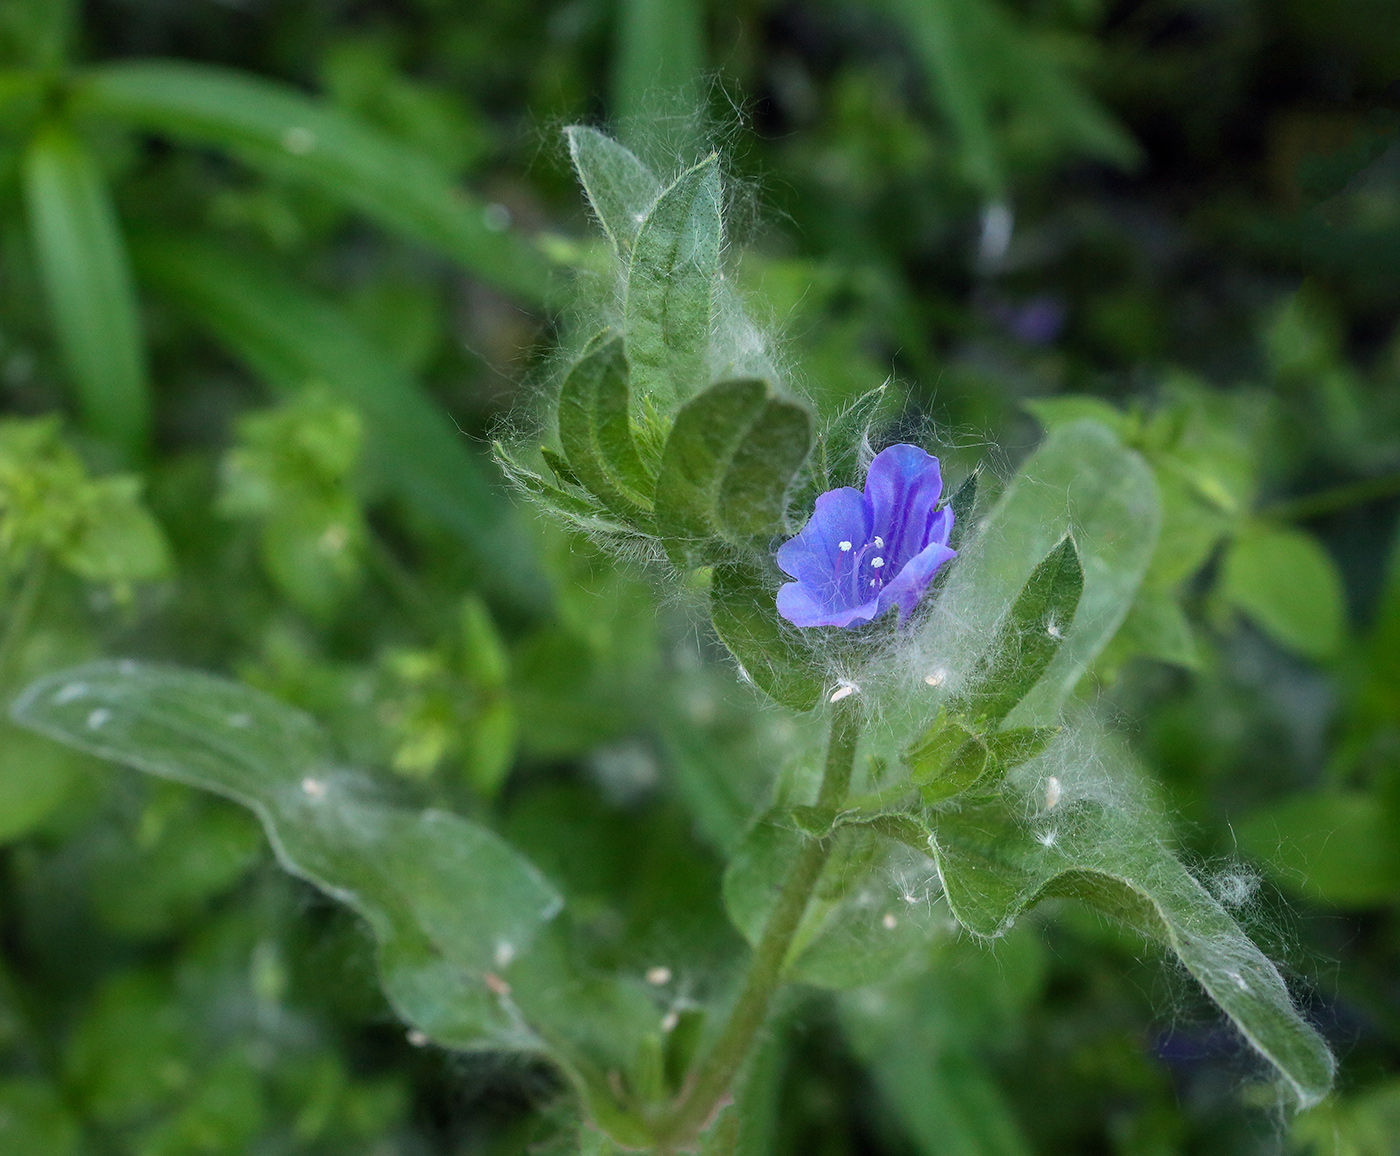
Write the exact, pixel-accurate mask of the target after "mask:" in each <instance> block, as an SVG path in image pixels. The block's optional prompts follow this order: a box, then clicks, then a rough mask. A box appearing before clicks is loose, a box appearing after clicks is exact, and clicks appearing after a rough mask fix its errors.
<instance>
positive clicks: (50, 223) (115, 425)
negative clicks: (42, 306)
mask: <svg viewBox="0 0 1400 1156" xmlns="http://www.w3.org/2000/svg"><path fill="white" fill-rule="evenodd" d="M24 186H25V195H26V200H27V202H28V206H29V221H30V227H31V229H32V230H33V234H34V246H35V251H36V255H37V257H38V260H39V270H40V272H41V274H42V275H43V280H44V289H45V291H46V292H47V294H48V300H49V308H50V310H51V311H52V313H53V320H54V328H55V330H56V331H57V337H58V345H59V349H60V351H61V353H62V354H63V359H64V362H65V363H66V365H67V367H68V372H69V373H70V374H71V375H72V377H73V382H74V384H75V385H76V386H77V390H78V397H79V401H80V406H81V410H82V414H83V421H84V424H85V425H86V426H87V428H88V430H89V431H90V432H91V433H93V434H94V435H96V436H97V437H100V438H104V439H106V440H108V441H110V442H112V443H113V444H114V445H116V446H118V447H119V448H120V449H121V450H122V451H124V452H125V453H126V454H127V456H128V457H133V458H134V457H138V456H140V454H141V452H142V450H143V448H144V446H145V443H146V440H147V438H148V437H149V436H150V424H151V414H150V407H151V401H150V382H149V380H148V377H147V369H146V349H145V338H144V335H143V334H142V332H141V319H140V314H139V308H138V305H137V301H136V290H135V287H134V286H133V284H132V280H131V267H130V261H129V258H128V256H127V251H126V244H125V242H124V240H123V239H122V235H121V227H120V225H119V224H118V222H117V216H116V211H115V209H114V207H113V205H112V196H111V192H110V190H109V189H108V187H107V181H106V178H105V177H104V176H103V174H102V171H101V169H100V168H99V167H98V165H97V161H96V160H95V159H94V158H93V156H92V154H91V152H90V151H89V150H88V148H87V146H86V145H85V144H84V143H83V142H82V141H81V140H80V139H79V138H78V137H77V136H76V135H75V134H74V133H73V132H72V131H71V130H70V129H69V128H67V127H66V126H64V125H61V124H56V123H51V124H49V125H46V126H45V127H43V128H41V129H40V130H39V132H38V133H37V134H36V135H35V137H34V139H33V141H32V142H31V143H30V145H29V149H28V151H27V152H26V153H25V158H24Z"/></svg>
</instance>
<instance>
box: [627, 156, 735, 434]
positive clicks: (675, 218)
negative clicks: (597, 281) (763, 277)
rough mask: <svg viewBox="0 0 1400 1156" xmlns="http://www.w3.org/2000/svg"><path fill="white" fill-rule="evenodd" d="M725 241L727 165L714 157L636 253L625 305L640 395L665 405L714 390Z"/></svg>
mask: <svg viewBox="0 0 1400 1156" xmlns="http://www.w3.org/2000/svg"><path fill="white" fill-rule="evenodd" d="M722 235H723V227H722V224H721V221H720V183H719V160H718V158H717V157H713V156H712V157H710V158H709V159H707V160H705V161H704V162H702V163H701V164H699V165H696V166H695V168H693V169H691V170H690V171H689V172H687V173H685V174H683V175H682V176H681V178H680V179H679V180H678V181H677V182H676V183H675V184H674V185H672V186H671V187H670V188H668V189H667V190H666V191H665V192H664V193H662V194H661V196H660V197H659V198H658V199H657V201H656V204H655V205H653V206H652V209H651V211H650V212H649V213H648V214H647V218H646V220H645V221H644V222H643V223H642V227H641V229H640V231H639V232H638V234H637V239H636V242H635V244H634V245H633V247H632V260H631V263H630V265H629V267H628V271H627V294H626V301H625V303H624V306H623V312H624V315H625V318H626V329H627V360H628V362H629V363H630V364H631V366H632V388H633V391H634V392H635V393H636V395H637V396H638V397H639V398H650V399H651V400H652V401H653V402H654V403H655V404H656V405H657V406H660V407H665V406H669V405H674V404H675V403H676V402H678V401H683V400H684V399H685V398H687V397H690V396H691V395H692V394H694V393H695V392H696V391H698V390H699V389H701V388H702V387H703V386H704V385H705V384H706V371H705V359H706V354H707V353H708V352H709V347H710V326H711V323H712V320H713V317H714V310H715V294H716V290H717V287H718V285H719V252H720V242H721V240H722Z"/></svg>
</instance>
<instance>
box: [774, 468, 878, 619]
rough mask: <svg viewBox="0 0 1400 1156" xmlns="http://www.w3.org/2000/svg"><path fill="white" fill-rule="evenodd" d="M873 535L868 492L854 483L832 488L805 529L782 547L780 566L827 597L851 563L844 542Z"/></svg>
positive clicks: (792, 576)
mask: <svg viewBox="0 0 1400 1156" xmlns="http://www.w3.org/2000/svg"><path fill="white" fill-rule="evenodd" d="M869 536H870V508H869V506H867V505H866V501H865V495H864V494H862V493H861V492H860V491H859V490H853V489H851V487H850V486H842V487H841V488H840V489H839V490H828V491H827V492H826V493H824V494H822V495H821V497H819V498H818V499H817V505H816V509H815V510H814V511H813V513H812V516H811V518H809V519H808V520H807V524H806V525H805V526H803V527H802V532H801V533H800V534H798V535H797V537H795V538H790V539H789V540H788V541H786V542H784V543H783V544H782V545H781V546H779V547H778V554H777V562H778V566H779V568H780V569H781V570H782V571H783V573H784V574H786V575H787V576H788V577H790V578H796V579H797V580H798V581H799V582H802V583H804V584H805V585H807V586H809V587H810V588H811V589H812V591H813V593H814V594H817V596H818V597H821V598H823V599H825V598H826V597H827V594H826V593H823V592H825V591H826V590H827V588H828V587H830V588H831V591H830V593H831V594H833V595H834V593H835V591H836V582H837V576H838V574H839V573H840V572H841V566H842V563H843V562H844V563H845V564H846V565H847V567H849V565H850V557H849V551H850V547H848V548H847V550H845V551H843V550H842V549H841V543H842V542H853V543H855V544H856V545H857V546H859V545H861V544H862V543H864V542H865V540H866V539H867V538H868V537H869Z"/></svg>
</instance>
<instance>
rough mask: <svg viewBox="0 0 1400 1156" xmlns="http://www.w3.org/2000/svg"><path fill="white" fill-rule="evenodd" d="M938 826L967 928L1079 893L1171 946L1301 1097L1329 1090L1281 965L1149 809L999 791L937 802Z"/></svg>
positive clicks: (1326, 1065)
mask: <svg viewBox="0 0 1400 1156" xmlns="http://www.w3.org/2000/svg"><path fill="white" fill-rule="evenodd" d="M933 833H934V849H935V854H936V857H937V860H938V871H939V875H940V876H941V878H942V880H943V888H944V893H945V894H946V896H947V899H948V905H949V907H950V908H951V909H952V911H953V914H954V915H955V916H956V917H957V919H958V921H959V922H960V923H961V924H963V926H965V927H967V928H968V929H969V930H970V931H973V932H974V933H976V934H978V935H986V936H998V935H1002V934H1004V933H1005V932H1006V931H1007V930H1008V929H1009V928H1010V927H1011V925H1012V924H1013V923H1014V922H1015V921H1016V919H1017V917H1018V916H1020V915H1021V913H1022V912H1023V911H1025V910H1026V909H1027V908H1029V907H1031V906H1033V905H1034V904H1036V903H1038V902H1039V901H1040V900H1042V899H1045V898H1049V897H1051V896H1066V897H1070V898H1075V899H1081V900H1083V901H1084V902H1086V903H1088V904H1090V905H1091V906H1093V907H1095V908H1097V909H1099V910H1100V911H1103V912H1104V913H1105V914H1108V915H1111V916H1113V917H1114V918H1116V919H1119V920H1121V921H1122V922H1124V923H1126V924H1128V925H1129V926H1130V927H1132V928H1133V929H1135V930H1136V931H1138V932H1139V933H1141V934H1142V935H1145V936H1147V937H1149V938H1151V939H1155V940H1157V941H1159V942H1161V943H1163V944H1165V945H1166V946H1167V947H1169V948H1170V949H1171V950H1172V951H1173V952H1175V953H1176V955H1177V957H1178V958H1179V959H1180V960H1181V962H1182V963H1183V964H1184V965H1185V967H1186V969H1187V970H1188V971H1189V972H1190V973H1191V974H1192V975H1193V976H1195V977H1196V979H1197V980H1199V981H1200V982H1201V984H1202V986H1204V987H1205V989H1206V991H1207V992H1208V993H1209V994H1210V996H1211V998H1212V999H1214V1000H1215V1002H1216V1003H1217V1004H1219V1005H1220V1007H1221V1008H1222V1009H1223V1010H1224V1012H1225V1013H1226V1015H1228V1016H1229V1017H1230V1019H1231V1020H1232V1021H1233V1023H1234V1024H1235V1026H1236V1027H1238V1028H1239V1030H1240V1031H1241V1032H1242V1033H1243V1034H1244V1036H1245V1037H1246V1039H1248V1040H1249V1042H1250V1043H1251V1044H1252V1045H1253V1046H1254V1047H1255V1048H1256V1049H1258V1051H1259V1052H1260V1053H1261V1054H1262V1055H1263V1056H1264V1057H1265V1058H1266V1059H1267V1060H1269V1062H1270V1063H1272V1064H1273V1065H1274V1067H1275V1068H1276V1069H1277V1070H1278V1072H1279V1074H1280V1076H1281V1077H1282V1078H1283V1079H1284V1081H1285V1082H1286V1084H1287V1085H1288V1086H1289V1087H1290V1089H1291V1091H1292V1093H1293V1095H1294V1097H1295V1098H1296V1100H1297V1102H1298V1104H1299V1106H1301V1107H1308V1106H1309V1105H1311V1104H1315V1103H1316V1102H1317V1101H1318V1100H1320V1099H1321V1098H1322V1097H1323V1096H1324V1095H1326V1093H1327V1090H1328V1088H1329V1087H1330V1086H1331V1083H1332V1074H1333V1068H1334V1062H1333V1059H1332V1056H1331V1053H1330V1052H1329V1051H1328V1050H1327V1046H1326V1044H1324V1043H1323V1041H1322V1039H1321V1037H1320V1036H1318V1034H1317V1033H1316V1032H1315V1031H1314V1030H1313V1029H1312V1028H1311V1027H1310V1026H1309V1025H1308V1024H1307V1023H1305V1022H1304V1021H1303V1019H1302V1018H1301V1017H1300V1016H1299V1014H1298V1012H1297V1011H1296V1010H1295V1009H1294V1007H1293V1004H1292V1001H1291V1000H1290V998H1289V995H1288V989H1287V988H1286V987H1285V986H1284V983H1283V980H1282V978H1281V977H1280V976H1279V973H1278V971H1277V970H1276V969H1275V967H1274V965H1273V964H1272V963H1270V962H1269V960H1268V959H1266V958H1265V957H1264V955H1263V954H1262V953H1261V952H1260V951H1259V949H1258V948H1257V947H1255V946H1254V944H1253V943H1251V942H1250V940H1249V938H1248V937H1247V936H1246V935H1245V934H1244V932H1243V931H1241V930H1240V928H1239V926H1238V925H1237V924H1236V923H1235V921H1234V920H1233V919H1231V917H1230V915H1229V914H1228V913H1227V912H1226V911H1225V909H1224V908H1223V907H1221V906H1220V904H1219V903H1218V902H1217V901H1216V900H1215V898H1214V897H1213V896H1212V895H1211V894H1210V892H1208V891H1207V890H1206V889H1205V888H1204V887H1202V886H1201V884H1200V883H1198V882H1197V881H1196V879H1195V878H1194V877H1193V876H1192V875H1191V874H1190V872H1188V871H1187V870H1186V868H1185V867H1183V866H1182V865H1181V863H1180V862H1179V861H1178V860H1177V859H1176V857H1175V856H1174V855H1173V854H1172V853H1171V851H1170V850H1169V849H1168V848H1167V846H1166V845H1165V844H1164V843H1163V842H1162V840H1161V837H1160V835H1159V833H1158V832H1157V831H1155V830H1154V829H1152V827H1151V826H1150V825H1149V824H1148V823H1147V822H1146V821H1145V820H1144V819H1143V818H1141V817H1139V816H1136V815H1133V814H1130V813H1128V812H1125V811H1120V810H1116V809H1110V808H1108V807H1105V806H1104V805H1103V804H1101V803H1099V802H1098V801H1096V800H1093V799H1081V800H1078V801H1072V802H1071V801H1065V802H1059V803H1058V804H1057V806H1056V807H1052V808H1043V809H1041V811H1040V812H1039V813H1028V811H1027V809H1026V808H1025V806H1024V805H1023V804H1022V803H1021V801H1020V800H1017V799H1014V798H1000V799H996V800H992V801H989V802H986V803H983V804H981V805H978V806H970V807H964V808H963V809H961V810H959V811H956V812H948V813H939V814H936V815H935V816H934V817H933Z"/></svg>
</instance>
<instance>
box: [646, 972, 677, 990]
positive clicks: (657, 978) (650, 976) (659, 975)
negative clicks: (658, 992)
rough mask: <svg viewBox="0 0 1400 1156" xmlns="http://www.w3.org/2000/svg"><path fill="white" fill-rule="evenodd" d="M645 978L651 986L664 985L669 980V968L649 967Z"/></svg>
mask: <svg viewBox="0 0 1400 1156" xmlns="http://www.w3.org/2000/svg"><path fill="white" fill-rule="evenodd" d="M646 979H647V983H649V984H651V985H652V986H653V987H665V986H666V985H667V984H668V983H670V982H671V969H670V968H669V967H649V968H647V976H646Z"/></svg>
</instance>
